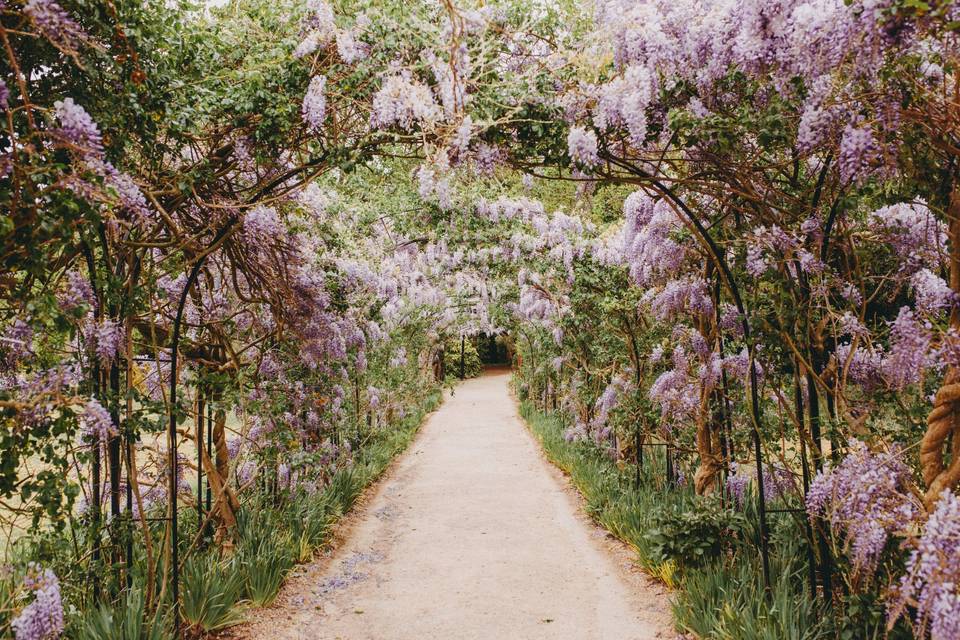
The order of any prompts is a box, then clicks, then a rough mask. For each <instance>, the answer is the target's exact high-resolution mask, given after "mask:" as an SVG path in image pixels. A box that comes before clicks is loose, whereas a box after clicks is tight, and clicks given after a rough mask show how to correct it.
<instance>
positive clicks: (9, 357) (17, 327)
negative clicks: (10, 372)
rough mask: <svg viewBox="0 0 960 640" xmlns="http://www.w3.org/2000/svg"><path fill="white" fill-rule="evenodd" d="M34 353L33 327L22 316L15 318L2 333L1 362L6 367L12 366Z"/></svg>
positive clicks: (0, 344) (0, 345)
mask: <svg viewBox="0 0 960 640" xmlns="http://www.w3.org/2000/svg"><path fill="white" fill-rule="evenodd" d="M32 353H33V328H32V327H31V326H30V325H29V324H28V323H27V322H24V321H23V320H22V319H21V318H15V319H14V321H13V322H12V323H11V324H10V326H9V327H7V328H6V329H5V330H4V332H3V334H2V335H0V364H2V365H3V367H4V368H7V369H9V368H12V367H13V366H14V365H15V364H16V363H17V362H19V361H20V360H21V359H23V358H25V357H26V356H29V355H30V354H32Z"/></svg>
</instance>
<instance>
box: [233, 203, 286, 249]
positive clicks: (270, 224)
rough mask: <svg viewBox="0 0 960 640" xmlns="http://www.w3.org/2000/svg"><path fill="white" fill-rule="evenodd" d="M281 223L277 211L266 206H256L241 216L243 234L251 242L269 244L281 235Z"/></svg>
mask: <svg viewBox="0 0 960 640" xmlns="http://www.w3.org/2000/svg"><path fill="white" fill-rule="evenodd" d="M282 230H283V223H282V222H281V221H280V216H279V215H277V210H276V209H274V208H273V207H268V206H266V205H257V206H256V207H253V208H252V209H250V210H249V211H247V213H246V214H245V215H244V216H243V234H244V236H246V237H247V239H249V240H250V241H251V242H259V243H264V242H269V241H270V240H272V239H274V238H277V237H279V236H280V235H281V233H282Z"/></svg>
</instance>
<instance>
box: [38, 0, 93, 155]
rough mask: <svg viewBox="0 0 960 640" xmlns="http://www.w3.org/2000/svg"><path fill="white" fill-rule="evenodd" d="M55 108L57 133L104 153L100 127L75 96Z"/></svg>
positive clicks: (67, 140)
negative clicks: (57, 123)
mask: <svg viewBox="0 0 960 640" xmlns="http://www.w3.org/2000/svg"><path fill="white" fill-rule="evenodd" d="M34 1H36V0H32V1H31V3H32V2H34ZM51 4H55V3H51ZM53 108H54V113H56V116H57V119H58V120H59V121H60V127H59V128H58V129H57V130H56V133H57V135H59V136H60V137H61V138H62V139H63V140H65V141H66V142H68V143H70V144H72V145H74V146H76V147H79V148H80V149H81V150H82V151H84V152H85V153H90V154H94V155H95V156H99V155H100V154H101V153H103V137H102V136H101V135H100V128H99V127H97V123H96V122H94V121H93V118H91V117H90V114H89V113H87V112H86V110H85V109H84V108H83V107H81V106H80V105H78V104H77V103H76V102H74V101H73V98H64V99H63V100H58V101H56V102H54V103H53Z"/></svg>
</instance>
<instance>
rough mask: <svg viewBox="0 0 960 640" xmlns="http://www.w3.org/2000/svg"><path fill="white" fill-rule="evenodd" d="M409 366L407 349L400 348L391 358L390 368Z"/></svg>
mask: <svg viewBox="0 0 960 640" xmlns="http://www.w3.org/2000/svg"><path fill="white" fill-rule="evenodd" d="M406 365H407V349H406V347H399V348H398V349H397V350H396V351H395V352H394V353H393V356H392V357H391V358H390V366H391V367H394V368H400V367H405V366H406Z"/></svg>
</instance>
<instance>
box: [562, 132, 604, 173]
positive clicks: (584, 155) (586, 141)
mask: <svg viewBox="0 0 960 640" xmlns="http://www.w3.org/2000/svg"><path fill="white" fill-rule="evenodd" d="M567 148H568V150H569V152H570V159H571V160H572V161H573V162H574V163H575V164H578V165H580V166H582V167H584V168H585V169H592V168H593V167H595V166H597V164H598V163H599V162H600V158H599V157H598V156H597V134H596V133H594V132H593V131H590V130H587V129H585V128H584V127H572V128H571V129H570V133H569V134H567Z"/></svg>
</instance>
